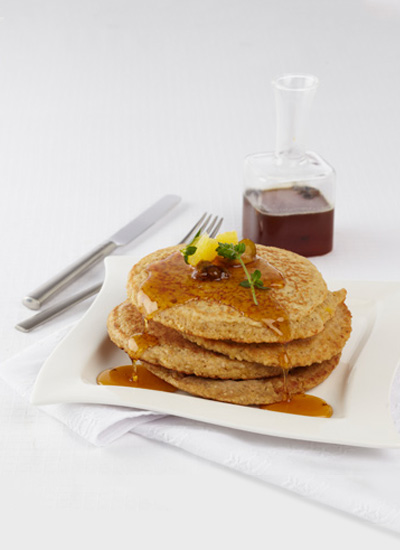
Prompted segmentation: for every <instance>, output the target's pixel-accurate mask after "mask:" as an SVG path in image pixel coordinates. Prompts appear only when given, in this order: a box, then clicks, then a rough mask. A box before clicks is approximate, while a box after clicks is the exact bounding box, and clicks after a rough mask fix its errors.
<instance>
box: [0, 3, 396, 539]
mask: <svg viewBox="0 0 400 550" xmlns="http://www.w3.org/2000/svg"><path fill="white" fill-rule="evenodd" d="M0 17H1V20H0V224H1V225H0V229H1V233H0V234H1V270H0V289H1V296H0V299H1V302H0V304H1V312H2V315H1V320H0V323H1V336H0V337H1V341H0V360H4V359H6V358H8V357H11V356H12V355H13V354H14V353H16V352H17V351H18V350H20V349H22V348H25V347H26V346H28V345H29V344H30V343H33V342H35V341H37V340H39V339H41V338H42V337H44V336H45V335H47V334H50V333H51V332H52V331H54V330H55V329H57V328H59V327H61V326H64V325H66V324H69V323H71V322H72V321H74V320H76V319H79V317H80V316H81V315H82V313H83V312H84V311H85V309H86V308H87V305H88V303H89V302H88V303H85V304H81V305H79V306H77V307H76V308H74V309H73V310H71V311H70V312H68V313H67V314H64V315H63V316H62V317H59V318H57V319H56V320H54V321H53V322H52V323H50V324H48V325H45V326H43V327H41V328H39V329H37V330H36V331H34V332H32V333H30V334H22V333H20V332H17V331H16V330H15V329H14V325H15V324H16V323H17V322H18V321H20V320H22V319H23V318H25V317H27V316H29V315H30V312H29V311H28V310H27V309H26V308H24V307H23V306H22V305H21V298H22V297H23V296H24V294H26V293H27V292H28V291H30V290H32V289H33V288H35V287H36V286H38V285H40V284H41V283H43V282H44V281H45V280H46V279H47V278H48V277H50V276H51V275H53V274H55V273H56V272H57V271H58V270H59V269H61V268H63V267H65V266H66V265H67V264H68V263H69V262H71V261H73V260H75V259H76V258H78V257H79V256H80V255H81V254H83V253H85V252H87V251H88V250H89V249H90V248H92V247H94V246H95V245H97V244H98V243H99V242H101V241H102V240H103V239H105V238H107V237H108V236H109V235H110V234H111V233H113V232H114V231H116V230H117V229H118V228H119V227H120V226H121V225H123V224H125V223H126V222H128V221H129V220H130V219H132V218H133V217H134V216H135V215H136V214H139V213H140V212H141V211H142V210H143V209H144V208H145V207H147V206H149V205H150V204H151V203H152V202H154V201H155V200H156V199H157V198H159V197H160V196H161V195H163V194H165V193H177V194H179V195H181V196H182V199H183V200H182V203H181V205H180V206H179V207H178V208H176V209H175V210H174V212H173V213H172V214H171V215H169V216H168V217H167V218H165V220H164V221H163V223H162V224H161V223H160V224H158V225H157V226H156V227H155V228H154V229H152V230H150V231H148V232H147V233H146V235H144V236H143V238H142V239H141V240H140V242H138V243H132V245H130V246H129V247H126V248H124V249H123V250H120V251H119V253H127V254H136V253H137V254H138V256H140V255H141V254H144V253H146V252H148V251H150V250H152V249H153V248H157V247H161V246H166V245H169V244H173V243H175V242H176V241H177V240H179V238H180V237H181V236H182V234H183V233H185V230H186V228H187V226H189V225H190V223H191V222H193V221H194V220H195V219H196V218H197V217H198V216H199V215H200V214H201V213H202V212H203V211H205V210H207V211H212V212H214V213H217V214H221V215H223V216H224V218H225V223H224V229H226V230H228V229H236V230H238V232H239V233H240V231H241V195H242V166H243V158H244V156H245V155H247V154H250V153H253V152H257V151H262V150H271V149H273V148H274V141H275V111H274V102H273V95H272V89H271V86H270V81H271V79H272V78H273V77H274V76H275V75H277V74H280V73H285V72H307V73H312V74H315V75H317V76H318V77H319V79H320V87H319V89H318V92H317V95H316V98H315V102H314V105H313V110H312V117H311V119H310V124H309V140H308V143H309V148H310V149H313V150H315V151H317V152H318V153H319V154H321V155H322V156H323V157H324V158H326V159H327V160H328V161H329V162H330V163H331V164H332V165H333V166H334V167H335V169H336V171H337V176H338V180H337V181H338V187H337V205H336V228H335V248H334V251H333V252H332V253H331V254H329V255H328V256H326V257H321V258H318V259H315V263H316V265H317V266H318V267H319V268H320V269H321V271H322V272H323V274H324V276H325V277H326V278H348V279H365V280H375V279H377V280H398V279H399V278H400V259H399V258H400V255H399V230H400V222H399V204H400V200H399V199H400V192H399V176H400V155H399V151H400V133H399V127H400V107H399V97H400V94H399V91H400V68H399V58H400V3H399V2H397V1H396V0H392V1H389V0H388V1H378V0H376V1H372V0H370V1H366V0H347V1H345V0H340V1H336V2H329V1H327V0H303V1H295V0H270V1H268V0H264V1H262V0H233V1H228V0H215V1H212V0H204V1H200V0H187V1H183V0H149V1H145V0H142V1H138V0H131V1H128V0H125V1H123V0H116V1H111V0H102V1H94V0H92V1H90V0H83V1H78V0H70V1H55V0H53V1H51V0H47V1H44V0H38V1H29V0H6V1H2V2H0ZM101 277H102V268H101V267H99V268H97V269H96V270H94V272H93V273H90V274H88V275H86V276H85V277H84V278H83V279H82V280H81V281H80V282H79V283H75V285H74V287H73V288H72V289H69V290H68V291H65V292H64V293H63V295H67V294H69V293H71V291H72V290H76V289H77V288H84V287H85V286H86V285H88V284H90V283H91V282H93V281H97V280H100V279H101ZM0 512H1V516H2V520H3V521H2V524H3V525H2V530H1V534H0V537H1V539H2V538H3V537H4V539H6V537H7V535H8V534H9V533H11V534H12V535H13V539H11V540H12V541H13V542H10V543H9V544H8V546H7V548H20V547H21V544H25V545H27V544H30V543H32V542H35V544H36V545H37V547H39V545H40V546H41V547H42V548H54V547H55V545H57V547H61V548H64V547H65V548H70V547H71V546H72V544H74V546H75V547H78V548H85V547H86V548H87V547H91V548H95V547H101V548H103V547H104V548H108V547H109V546H111V545H112V546H114V547H122V548H124V547H129V548H131V547H137V548H140V549H143V548H155V547H156V546H161V544H163V545H165V544H167V545H169V546H172V545H174V546H176V547H179V548H184V547H192V548H193V547H194V548H197V547H199V548H200V547H204V546H205V545H207V547H211V548H213V547H224V548H225V547H231V548H239V547H243V546H244V545H246V546H249V545H253V546H254V545H255V544H257V546H259V547H260V546H261V547H264V546H265V547H266V546H271V545H273V546H274V547H275V548H284V547H295V545H296V547H298V545H299V543H300V542H301V544H303V543H304V545H305V544H307V547H308V548H320V547H325V548H327V549H329V548H336V547H337V546H338V545H344V546H347V545H349V544H350V543H351V544H354V543H357V544H360V545H361V544H364V543H366V542H369V543H370V545H371V546H372V545H381V547H383V548H385V549H386V548H388V549H391V548H398V544H399V538H398V537H396V536H395V535H393V534H391V533H389V532H386V531H383V530H380V529H378V528H376V527H374V526H372V525H369V524H366V523H363V522H361V521H359V520H356V519H354V518H352V517H349V516H346V515H344V514H342V513H341V512H337V511H334V510H331V509H328V508H323V507H320V506H316V505H315V504H313V503H312V501H308V500H304V499H300V498H299V497H296V496H295V495H292V494H291V493H289V492H284V491H281V490H279V489H276V488H274V487H270V486H268V485H266V484H262V483H260V482H257V480H255V479H250V478H247V477H245V476H241V475H238V474H237V473H234V472H231V471H228V470H226V469H223V468H222V467H219V466H216V465H214V464H211V463H207V462H205V461H203V460H201V459H197V458H196V457H194V456H189V455H187V454H184V453H182V452H181V451H178V450H176V449H173V448H170V447H167V446H165V445H162V444H159V443H156V442H152V441H148V440H145V439H142V438H140V437H139V436H133V435H132V436H126V437H125V438H123V439H121V440H120V441H118V442H116V443H115V444H114V445H112V446H111V447H108V448H101V449H99V448H95V447H93V446H91V445H89V444H87V443H85V442H84V441H82V440H80V439H79V438H77V436H75V435H74V434H72V433H71V432H69V431H68V430H67V428H65V427H64V426H62V425H61V424H59V423H58V422H57V421H56V420H53V419H51V418H48V417H47V416H45V415H44V414H43V413H41V412H39V411H38V410H36V409H35V408H34V407H32V406H29V405H27V404H26V403H25V402H24V401H23V400H22V399H20V398H19V397H18V396H17V395H16V394H14V393H13V392H12V391H11V390H10V389H9V388H8V387H7V386H6V385H5V384H4V383H3V382H0ZM1 539H0V540H1Z"/></svg>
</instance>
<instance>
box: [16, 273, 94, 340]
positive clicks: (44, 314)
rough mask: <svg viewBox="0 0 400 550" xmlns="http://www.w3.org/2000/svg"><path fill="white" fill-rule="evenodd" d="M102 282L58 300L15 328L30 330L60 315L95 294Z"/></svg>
mask: <svg viewBox="0 0 400 550" xmlns="http://www.w3.org/2000/svg"><path fill="white" fill-rule="evenodd" d="M102 284H103V283H100V284H97V285H94V286H91V287H90V288H86V289H85V290H82V291H81V292H79V293H78V294H74V295H73V296H71V297H69V298H67V299H66V300H63V301H62V302H59V303H58V304H55V305H54V306H51V307H48V308H47V309H45V310H44V311H40V312H39V313H36V315H33V316H32V317H29V319H26V320H25V321H22V322H21V323H18V325H16V326H15V328H16V329H17V330H20V331H21V332H30V331H31V330H32V329H34V328H36V327H38V326H39V325H42V324H43V323H45V322H46V321H48V320H49V319H53V317H56V316H57V315H60V313H63V311H65V310H67V309H69V308H71V307H72V306H74V305H76V304H79V303H80V302H82V301H83V300H86V299H87V298H90V296H94V294H97V293H98V292H99V291H100V289H101V287H102Z"/></svg>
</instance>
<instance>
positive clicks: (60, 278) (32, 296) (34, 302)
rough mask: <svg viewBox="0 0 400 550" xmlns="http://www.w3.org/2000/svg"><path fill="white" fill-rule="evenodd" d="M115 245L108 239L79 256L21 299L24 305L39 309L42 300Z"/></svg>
mask: <svg viewBox="0 0 400 550" xmlns="http://www.w3.org/2000/svg"><path fill="white" fill-rule="evenodd" d="M116 248H117V245H116V244H115V243H114V242H112V241H110V242H106V243H104V244H102V245H100V246H98V247H97V248H95V249H94V250H92V252H89V254H86V255H85V256H83V257H82V258H80V259H79V260H78V261H77V262H75V263H73V264H72V265H70V266H69V267H67V268H66V269H64V270H63V271H62V272H61V273H59V274H58V275H56V276H55V277H53V278H52V279H50V280H49V281H48V282H47V283H45V284H44V285H42V286H40V287H39V288H37V289H36V290H34V291H33V292H30V293H29V294H28V295H27V296H25V298H24V299H23V300H22V303H23V304H24V306H26V307H29V309H40V307H41V305H42V304H43V302H45V301H46V300H48V299H49V298H50V297H51V296H53V294H55V293H56V292H58V291H59V290H61V289H62V288H63V287H64V286H65V285H67V284H68V283H70V282H72V281H74V280H75V279H77V278H78V277H79V276H80V275H81V274H82V273H83V272H84V271H86V270H87V269H89V268H90V267H92V266H94V265H95V264H97V263H98V262H100V261H101V260H102V259H103V258H105V257H106V256H108V255H109V254H111V252H113V250H115V249H116Z"/></svg>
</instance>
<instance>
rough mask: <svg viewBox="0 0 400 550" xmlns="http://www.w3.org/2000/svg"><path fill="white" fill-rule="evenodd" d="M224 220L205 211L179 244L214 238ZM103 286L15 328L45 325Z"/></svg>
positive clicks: (33, 317) (89, 289)
mask: <svg viewBox="0 0 400 550" xmlns="http://www.w3.org/2000/svg"><path fill="white" fill-rule="evenodd" d="M223 221H224V218H220V217H219V216H214V217H213V216H212V214H207V212H205V213H204V214H203V215H202V216H201V217H200V219H199V220H198V221H197V222H196V223H195V224H194V226H193V227H192V228H191V230H190V231H189V233H187V234H186V235H185V236H184V237H183V239H181V240H180V241H179V243H178V244H183V243H188V242H191V240H192V239H193V237H194V236H195V235H196V233H198V232H200V233H207V234H208V235H209V236H210V237H212V238H214V237H215V236H216V235H217V234H218V231H219V229H220V227H221V225H222V222H223ZM102 286H103V283H98V284H96V285H94V286H91V287H90V288H86V289H85V290H82V291H81V292H78V293H77V294H74V295H73V296H71V297H70V298H66V299H65V300H62V301H61V302H59V303H58V304H55V305H54V306H50V307H48V308H47V309H44V310H43V311H41V312H39V313H37V314H36V315H33V316H32V317H29V318H28V319H26V320H25V321H21V322H20V323H18V324H17V325H15V328H16V329H17V330H20V331H22V332H30V331H31V330H33V329H34V328H36V327H38V326H39V325H43V324H44V323H46V322H47V321H50V319H53V318H54V317H56V316H57V315H60V314H61V313H63V312H64V311H67V310H68V309H70V308H71V307H73V306H74V305H76V304H79V303H80V302H83V301H84V300H87V299H88V298H90V297H91V296H94V295H95V294H97V293H98V292H99V291H100V289H101V287H102Z"/></svg>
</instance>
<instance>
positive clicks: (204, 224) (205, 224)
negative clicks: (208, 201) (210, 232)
mask: <svg viewBox="0 0 400 550" xmlns="http://www.w3.org/2000/svg"><path fill="white" fill-rule="evenodd" d="M211 216H212V214H209V216H208V217H207V219H206V221H205V222H204V223H203V224H202V225H201V226H200V228H199V231H200V233H203V231H204V230H205V228H206V227H207V225H208V224H209V223H210V220H211Z"/></svg>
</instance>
